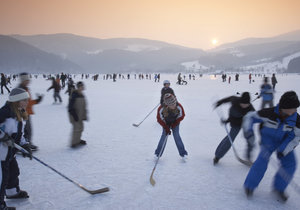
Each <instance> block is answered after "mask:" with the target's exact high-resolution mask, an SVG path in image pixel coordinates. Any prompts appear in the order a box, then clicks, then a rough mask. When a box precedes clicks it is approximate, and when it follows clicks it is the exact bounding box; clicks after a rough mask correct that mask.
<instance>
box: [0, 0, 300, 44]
mask: <svg viewBox="0 0 300 210" xmlns="http://www.w3.org/2000/svg"><path fill="white" fill-rule="evenodd" d="M299 29H300V0H0V34H6V35H8V34H25V35H27V34H49V33H73V34H77V35H84V36H90V37H97V38H116V37H131V38H147V39H154V40H161V41H166V42H170V43H174V44H179V45H183V46H188V47H195V48H202V49H208V48H211V47H213V44H212V40H213V39H216V40H218V44H221V43H226V42H232V41H237V40H240V39H244V38H248V37H269V36H275V35H279V34H282V33H286V32H290V31H294V30H299Z"/></svg>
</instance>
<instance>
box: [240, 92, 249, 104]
mask: <svg viewBox="0 0 300 210" xmlns="http://www.w3.org/2000/svg"><path fill="white" fill-rule="evenodd" d="M240 103H242V104H250V94H249V92H243V94H242V96H241V99H240Z"/></svg>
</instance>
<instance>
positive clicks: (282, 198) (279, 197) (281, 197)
mask: <svg viewBox="0 0 300 210" xmlns="http://www.w3.org/2000/svg"><path fill="white" fill-rule="evenodd" d="M273 193H274V194H275V196H276V198H277V200H278V201H279V202H282V203H285V202H286V201H287V200H288V198H289V197H288V196H287V195H286V194H285V193H284V192H280V191H278V190H273Z"/></svg>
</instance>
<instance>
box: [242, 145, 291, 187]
mask: <svg viewBox="0 0 300 210" xmlns="http://www.w3.org/2000/svg"><path fill="white" fill-rule="evenodd" d="M275 150H276V148H274V147H273V148H270V147H266V146H264V145H262V146H261V151H260V153H259V155H258V157H257V159H256V161H255V162H254V163H253V165H252V167H251V169H250V171H249V173H248V175H247V178H246V180H245V183H244V187H245V188H248V189H251V190H254V189H255V188H256V187H257V186H258V185H259V183H260V181H261V180H262V178H263V176H264V174H265V172H266V170H267V167H268V163H269V160H270V157H271V155H272V153H273V152H274V151H275ZM279 161H280V168H279V170H278V171H277V173H276V175H275V177H274V182H273V186H274V189H275V190H278V191H279V192H284V190H285V189H286V187H287V186H288V184H289V183H290V181H291V180H292V178H293V176H294V173H295V171H296V159H295V154H294V151H291V152H290V153H288V154H287V155H286V156H284V157H282V158H279Z"/></svg>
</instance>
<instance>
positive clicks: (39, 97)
mask: <svg viewBox="0 0 300 210" xmlns="http://www.w3.org/2000/svg"><path fill="white" fill-rule="evenodd" d="M42 100H43V95H38V98H37V99H36V103H37V104H39V103H40V102H41V101H42Z"/></svg>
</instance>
